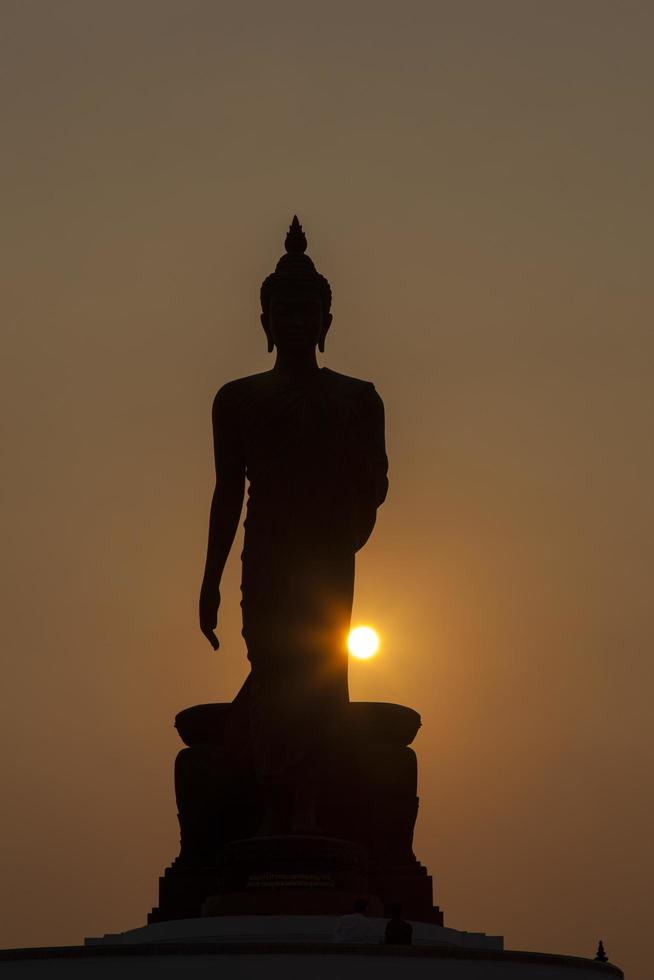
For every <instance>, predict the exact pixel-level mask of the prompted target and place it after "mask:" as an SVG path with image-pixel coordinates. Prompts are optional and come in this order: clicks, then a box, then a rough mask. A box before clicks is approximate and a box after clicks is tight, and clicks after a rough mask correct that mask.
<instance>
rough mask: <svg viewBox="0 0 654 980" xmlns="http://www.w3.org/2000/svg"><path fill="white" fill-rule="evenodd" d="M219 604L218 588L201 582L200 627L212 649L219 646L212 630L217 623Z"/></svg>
mask: <svg viewBox="0 0 654 980" xmlns="http://www.w3.org/2000/svg"><path fill="white" fill-rule="evenodd" d="M219 606H220V589H218V587H217V586H213V587H209V586H208V585H207V583H206V582H203V583H202V590H201V592H200V629H201V631H202V633H203V634H204V635H205V636H206V638H207V639H208V641H209V643H210V644H211V646H212V647H213V648H214V650H217V649H218V647H219V646H220V643H219V641H218V637H217V636H216V634H215V632H214V630H215V629H216V625H217V623H218V608H219Z"/></svg>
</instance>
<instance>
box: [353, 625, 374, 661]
mask: <svg viewBox="0 0 654 980" xmlns="http://www.w3.org/2000/svg"><path fill="white" fill-rule="evenodd" d="M347 648H348V650H349V651H350V653H351V654H352V656H353V657H356V658H357V660H368V659H369V657H374V655H375V654H376V653H377V650H378V649H379V637H378V636H377V634H376V633H375V631H374V630H373V629H371V628H370V627H369V626H357V627H356V629H353V630H352V632H351V633H350V635H349V636H348V638H347Z"/></svg>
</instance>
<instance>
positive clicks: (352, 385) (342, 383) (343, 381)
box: [323, 368, 379, 397]
mask: <svg viewBox="0 0 654 980" xmlns="http://www.w3.org/2000/svg"><path fill="white" fill-rule="evenodd" d="M323 370H324V375H325V378H326V379H327V381H328V383H329V384H330V385H332V386H333V387H334V388H337V389H341V390H342V391H344V392H346V391H347V392H349V393H351V394H355V395H356V394H361V395H364V396H365V395H372V394H373V393H374V394H377V389H376V388H375V386H374V384H373V383H372V381H363V380H362V379H361V378H352V377H350V376H349V375H348V374H340V373H339V372H338V371H332V370H331V368H324V369H323ZM377 397H379V396H377Z"/></svg>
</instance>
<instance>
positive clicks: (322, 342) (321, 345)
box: [318, 313, 332, 354]
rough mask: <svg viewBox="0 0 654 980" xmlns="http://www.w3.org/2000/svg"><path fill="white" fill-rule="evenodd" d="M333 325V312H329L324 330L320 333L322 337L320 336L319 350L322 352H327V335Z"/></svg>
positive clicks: (324, 322)
mask: <svg viewBox="0 0 654 980" xmlns="http://www.w3.org/2000/svg"><path fill="white" fill-rule="evenodd" d="M331 325H332V315H331V313H328V314H327V316H326V317H325V318H324V321H323V328H322V332H321V334H320V337H319V338H318V350H319V351H320V353H321V354H324V353H325V337H326V336H327V334H328V333H329V328H330V327H331Z"/></svg>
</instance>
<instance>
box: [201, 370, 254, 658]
mask: <svg viewBox="0 0 654 980" xmlns="http://www.w3.org/2000/svg"><path fill="white" fill-rule="evenodd" d="M225 392H226V389H225V388H221V389H220V391H219V392H218V394H217V395H216V397H215V399H214V403H213V411H212V420H213V445H214V459H215V465H216V488H215V490H214V493H213V499H212V501H211V512H210V516H209V541H208V544H207V560H206V564H205V569H204V578H203V581H202V589H201V592H200V629H201V630H202V632H203V634H204V635H205V636H206V637H207V639H208V640H209V642H210V643H211V645H212V647H213V648H214V650H217V649H218V646H219V644H218V638H217V637H216V634H215V628H216V624H217V621H218V607H219V605H220V580H221V578H222V574H223V569H224V567H225V562H226V561H227V556H228V555H229V552H230V549H231V547H232V543H233V541H234V536H235V534H236V530H237V528H238V522H239V519H240V516H241V510H242V509H243V496H244V492H245V459H244V456H243V451H242V446H241V442H240V438H239V432H238V426H237V419H236V415H235V410H234V406H233V403H232V402H231V401H230V398H229V395H227V394H226V393H225Z"/></svg>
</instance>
